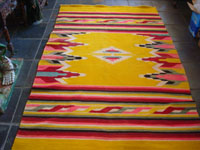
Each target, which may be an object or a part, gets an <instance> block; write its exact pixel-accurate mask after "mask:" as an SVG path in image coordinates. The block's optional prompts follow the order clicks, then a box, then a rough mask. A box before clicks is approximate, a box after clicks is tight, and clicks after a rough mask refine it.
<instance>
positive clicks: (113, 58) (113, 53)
mask: <svg viewBox="0 0 200 150" xmlns="http://www.w3.org/2000/svg"><path fill="white" fill-rule="evenodd" d="M94 53H97V54H98V55H94V56H95V57H97V58H99V59H101V60H103V61H106V62H108V63H110V64H115V63H118V62H120V61H122V60H125V59H128V58H130V57H132V56H130V55H129V56H123V55H124V54H126V55H127V54H130V53H129V52H126V51H124V50H121V49H118V48H115V47H113V46H111V47H108V48H104V49H102V50H99V51H96V52H94ZM121 54H123V55H121Z"/></svg>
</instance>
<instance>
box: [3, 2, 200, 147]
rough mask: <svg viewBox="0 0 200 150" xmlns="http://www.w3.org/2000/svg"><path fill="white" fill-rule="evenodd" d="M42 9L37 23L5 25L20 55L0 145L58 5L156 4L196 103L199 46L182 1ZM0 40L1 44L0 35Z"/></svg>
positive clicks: (6, 141)
mask: <svg viewBox="0 0 200 150" xmlns="http://www.w3.org/2000/svg"><path fill="white" fill-rule="evenodd" d="M48 1H49V4H48V6H46V7H44V9H43V17H44V22H43V23H42V24H40V25H38V26H28V27H24V26H20V25H18V26H17V27H16V26H11V25H10V26H9V30H10V32H11V36H12V42H13V44H14V47H15V56H14V57H16V58H24V65H23V67H22V69H21V72H20V75H19V77H18V79H17V83H16V86H15V90H14V93H13V95H12V98H11V101H10V103H9V106H8V109H7V110H6V112H5V114H4V115H1V116H0V148H1V150H10V149H11V146H12V143H13V140H14V137H15V135H16V131H17V128H18V126H19V122H20V118H21V115H22V112H23V109H24V106H25V103H26V100H27V97H28V95H29V93H30V89H31V85H32V82H33V79H34V75H35V72H36V67H37V63H38V61H39V59H40V57H41V55H42V50H43V48H44V45H45V43H46V42H47V40H48V37H49V34H50V32H51V30H52V29H53V25H54V21H55V18H56V15H57V13H58V9H59V5H60V4H91V5H94V4H104V5H130V6H138V5H149V6H155V7H157V9H158V11H159V14H160V16H161V17H162V19H163V21H164V23H165V25H166V27H167V30H168V32H169V34H170V35H171V36H172V38H173V41H174V44H175V46H176V48H177V50H178V53H179V56H180V58H181V61H182V63H183V65H184V67H185V70H186V73H187V76H188V79H189V83H190V87H191V91H192V96H193V98H194V100H195V101H196V102H197V103H198V105H200V104H199V103H200V82H199V79H200V75H199V74H200V48H198V47H197V41H195V40H194V39H193V37H192V36H191V34H190V33H189V31H188V24H189V20H190V16H191V11H190V10H189V8H188V7H187V5H186V2H185V0H181V1H180V0H179V3H178V8H177V9H174V8H173V6H172V1H171V0H48ZM0 42H1V43H5V41H4V40H3V38H0Z"/></svg>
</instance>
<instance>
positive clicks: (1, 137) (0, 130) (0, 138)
mask: <svg viewBox="0 0 200 150" xmlns="http://www.w3.org/2000/svg"><path fill="white" fill-rule="evenodd" d="M8 130H9V126H8V125H0V148H1V149H3V145H4V142H5V140H6V136H7V132H8Z"/></svg>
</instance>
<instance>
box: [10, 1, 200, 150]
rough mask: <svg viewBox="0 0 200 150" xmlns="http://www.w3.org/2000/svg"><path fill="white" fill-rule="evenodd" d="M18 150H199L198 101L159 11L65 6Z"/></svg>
mask: <svg viewBox="0 0 200 150" xmlns="http://www.w3.org/2000/svg"><path fill="white" fill-rule="evenodd" d="M12 149H13V150H44V149H47V150H61V149H62V150H64V149H66V150H96V149H99V150H191V149H192V150H197V149H200V120H199V118H198V113H197V111H196V106H195V102H194V101H193V100H192V97H191V95H190V90H189V85H188V82H187V78H186V76H185V72H184V69H183V67H182V65H181V62H180V59H179V57H178V54H177V51H176V50H175V48H174V45H173V43H172V39H171V38H170V36H169V35H168V32H167V30H166V28H165V26H164V24H163V22H162V20H161V18H160V16H159V14H158V12H157V10H156V8H154V7H147V6H140V7H130V6H102V5H97V6H90V5H61V8H60V11H59V14H58V16H57V20H56V24H55V27H54V29H53V31H52V33H51V35H50V38H49V40H48V42H47V44H46V46H45V48H44V52H43V55H42V58H41V60H40V62H39V66H38V69H37V74H36V77H35V80H34V84H33V87H32V91H31V94H30V97H29V99H28V101H27V104H26V107H25V110H24V113H23V117H22V120H21V124H20V128H19V130H18V133H17V136H16V139H15V142H14V145H13V148H12Z"/></svg>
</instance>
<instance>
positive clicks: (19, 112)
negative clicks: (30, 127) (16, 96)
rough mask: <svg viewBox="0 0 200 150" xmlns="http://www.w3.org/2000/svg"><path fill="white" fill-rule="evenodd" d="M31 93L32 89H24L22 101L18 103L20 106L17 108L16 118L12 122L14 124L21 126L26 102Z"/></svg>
mask: <svg viewBox="0 0 200 150" xmlns="http://www.w3.org/2000/svg"><path fill="white" fill-rule="evenodd" d="M30 92H31V88H24V89H23V92H22V95H21V99H20V101H19V103H18V106H17V108H16V113H15V116H14V118H13V120H12V123H15V124H19V123H20V121H21V117H22V114H23V111H24V107H25V105H26V102H27V100H28V97H29V95H30Z"/></svg>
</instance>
